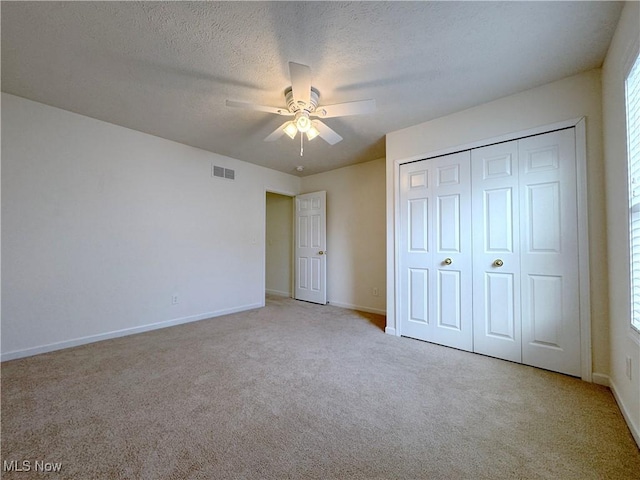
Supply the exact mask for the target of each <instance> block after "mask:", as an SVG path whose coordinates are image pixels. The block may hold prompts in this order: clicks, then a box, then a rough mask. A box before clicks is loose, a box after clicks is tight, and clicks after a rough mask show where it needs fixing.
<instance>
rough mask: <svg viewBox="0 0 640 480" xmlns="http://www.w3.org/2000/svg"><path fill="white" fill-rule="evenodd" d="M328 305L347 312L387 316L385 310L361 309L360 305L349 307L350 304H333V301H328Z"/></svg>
mask: <svg viewBox="0 0 640 480" xmlns="http://www.w3.org/2000/svg"><path fill="white" fill-rule="evenodd" d="M329 304H330V305H333V306H334V307H340V308H348V309H349V310H360V311H361V312H367V313H377V314H378V315H386V314H387V311H386V310H380V309H379V308H370V307H363V306H362V305H351V304H350V303H341V302H334V301H333V300H332V301H330V302H329Z"/></svg>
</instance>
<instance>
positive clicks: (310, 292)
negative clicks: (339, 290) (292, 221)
mask: <svg viewBox="0 0 640 480" xmlns="http://www.w3.org/2000/svg"><path fill="white" fill-rule="evenodd" d="M326 205H327V194H326V192H324V191H322V192H313V193H307V194H304V195H298V196H297V197H296V226H295V231H296V238H295V292H294V294H295V298H296V299H297V300H305V301H307V302H313V303H320V304H322V305H325V304H326V303H327V248H326V244H327V234H326V230H327V227H326V218H327V213H326Z"/></svg>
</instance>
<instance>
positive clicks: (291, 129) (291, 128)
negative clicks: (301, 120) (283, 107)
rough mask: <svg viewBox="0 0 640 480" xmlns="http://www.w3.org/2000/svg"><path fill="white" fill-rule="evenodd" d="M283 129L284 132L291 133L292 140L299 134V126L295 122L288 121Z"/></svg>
mask: <svg viewBox="0 0 640 480" xmlns="http://www.w3.org/2000/svg"><path fill="white" fill-rule="evenodd" d="M283 130H284V133H286V134H287V135H289V138H291V139H292V140H293V139H294V138H296V135H297V134H298V127H296V124H295V123H293V122H287V123H286V125H285V126H284V128H283Z"/></svg>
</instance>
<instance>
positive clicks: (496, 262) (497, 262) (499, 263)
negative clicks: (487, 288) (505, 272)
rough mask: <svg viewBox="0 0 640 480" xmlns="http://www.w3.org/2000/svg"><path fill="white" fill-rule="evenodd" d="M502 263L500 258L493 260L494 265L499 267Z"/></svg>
mask: <svg viewBox="0 0 640 480" xmlns="http://www.w3.org/2000/svg"><path fill="white" fill-rule="evenodd" d="M502 265H504V262H503V261H502V260H500V259H497V260H496V261H495V262H493V266H494V267H501V266H502Z"/></svg>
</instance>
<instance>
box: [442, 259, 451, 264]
mask: <svg viewBox="0 0 640 480" xmlns="http://www.w3.org/2000/svg"><path fill="white" fill-rule="evenodd" d="M442 263H444V264H445V265H451V264H452V263H453V260H451V259H450V258H445V259H444V262H442Z"/></svg>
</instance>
